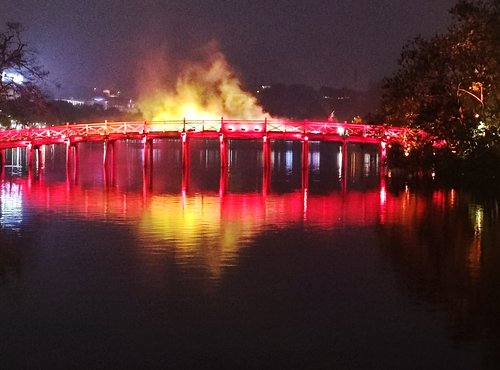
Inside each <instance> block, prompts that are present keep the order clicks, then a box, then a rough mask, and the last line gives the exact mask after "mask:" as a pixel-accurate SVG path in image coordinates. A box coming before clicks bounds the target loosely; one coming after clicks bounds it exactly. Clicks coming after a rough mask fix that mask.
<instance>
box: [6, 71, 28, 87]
mask: <svg viewBox="0 0 500 370" xmlns="http://www.w3.org/2000/svg"><path fill="white" fill-rule="evenodd" d="M2 81H3V82H14V83H15V84H17V85H20V84H22V83H23V82H24V77H23V75H22V74H20V73H17V72H7V71H4V72H2Z"/></svg>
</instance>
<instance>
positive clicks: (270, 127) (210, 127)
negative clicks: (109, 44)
mask: <svg viewBox="0 0 500 370" xmlns="http://www.w3.org/2000/svg"><path fill="white" fill-rule="evenodd" d="M419 135H420V134H419V133H418V132H415V131H413V130H410V129H408V128H403V127H390V126H387V125H367V124H349V123H335V122H316V121H301V122H294V121H285V120H268V119H263V120H224V119H221V120H218V121H201V120H189V121H188V120H179V121H167V122H101V123H83V124H66V125H63V126H48V127H44V128H26V129H21V130H4V131H0V150H1V154H2V157H3V150H4V149H7V148H19V147H26V148H28V149H29V153H30V163H31V160H32V158H33V156H34V153H35V152H37V150H39V149H40V147H41V146H43V145H51V144H66V145H67V148H68V151H67V153H68V156H67V160H68V162H69V161H70V155H71V149H73V151H76V149H77V144H78V143H81V142H89V141H102V142H104V149H105V150H104V162H106V158H107V153H108V149H109V147H111V148H112V144H113V142H114V141H116V140H127V139H132V140H142V141H143V142H144V149H145V150H144V159H145V161H144V162H145V165H146V164H147V162H148V159H149V158H150V154H151V155H152V146H153V140H154V139H161V138H178V139H179V140H181V142H182V144H183V154H187V150H188V145H187V144H188V142H189V139H190V138H215V139H219V140H220V145H221V165H222V166H223V167H224V166H227V145H226V143H227V140H228V139H261V140H263V143H264V147H263V153H264V159H266V155H268V153H269V145H268V143H269V140H299V141H302V143H303V146H304V147H303V149H304V150H303V153H304V155H307V153H308V147H307V144H308V141H334V142H340V143H342V145H343V152H344V154H346V153H347V144H348V143H368V144H377V145H379V146H380V160H381V161H382V162H384V160H385V157H386V145H387V144H390V143H392V142H399V143H401V144H403V145H404V146H405V147H408V146H410V145H411V144H412V143H413V142H415V140H416V139H417V137H418V136H419ZM109 144H111V145H109ZM183 158H187V155H183ZM344 158H347V156H346V155H344ZM183 160H184V159H183ZM303 162H304V163H305V162H306V161H305V160H304V161H303ZM264 163H267V161H266V160H264ZM304 165H307V164H304Z"/></svg>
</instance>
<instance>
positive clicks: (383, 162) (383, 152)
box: [380, 141, 387, 175]
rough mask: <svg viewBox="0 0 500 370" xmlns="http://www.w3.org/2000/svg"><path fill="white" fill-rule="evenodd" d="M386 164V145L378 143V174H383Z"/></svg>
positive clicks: (382, 142) (383, 142)
mask: <svg viewBox="0 0 500 370" xmlns="http://www.w3.org/2000/svg"><path fill="white" fill-rule="evenodd" d="M386 163H387V143H386V142H385V141H381V142H380V174H381V175H382V174H383V173H384V169H385V165H386Z"/></svg>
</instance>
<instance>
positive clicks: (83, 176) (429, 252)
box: [0, 140, 500, 369]
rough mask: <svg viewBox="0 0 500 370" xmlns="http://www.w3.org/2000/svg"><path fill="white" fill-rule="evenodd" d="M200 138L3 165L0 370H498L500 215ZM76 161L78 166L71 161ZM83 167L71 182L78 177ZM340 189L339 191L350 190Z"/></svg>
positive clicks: (286, 147) (373, 165) (385, 181)
mask: <svg viewBox="0 0 500 370" xmlns="http://www.w3.org/2000/svg"><path fill="white" fill-rule="evenodd" d="M218 148H219V144H218V142H217V141H211V140H198V141H196V140H193V142H192V143H191V147H190V161H189V166H188V167H187V168H186V167H183V165H182V159H181V145H180V143H179V142H178V141H175V140H171V141H169V140H160V141H155V142H154V149H153V156H152V159H153V163H152V165H149V166H146V167H145V166H143V158H144V153H143V144H142V143H140V142H132V141H130V142H121V143H120V142H117V143H116V144H115V146H114V150H113V153H112V160H110V161H109V162H108V163H107V165H106V166H103V146H102V144H101V143H86V144H81V145H80V147H79V149H78V156H74V157H73V160H72V163H71V164H70V166H66V164H65V158H66V153H65V148H64V146H54V147H47V148H45V149H44V150H43V152H42V153H41V154H42V156H41V158H40V160H39V162H37V163H35V164H34V165H33V166H32V168H31V169H30V168H29V166H28V165H27V164H26V153H25V152H24V151H23V150H11V151H8V152H7V163H6V166H4V169H3V172H2V178H1V182H0V367H1V368H5V369H18V368H23V369H31V368H36V369H38V368H41V369H56V368H64V369H73V368H85V369H91V368H108V369H111V368H116V369H119V368H137V369H148V368H176V369H177V368H179V369H187V368H190V369H191V368H219V369H223V368H224V369H225V368H229V369H241V368H255V369H262V368H277V369H288V368H309V369H320V368H321V369H322V368H327V369H372V368H380V369H483V368H484V369H495V368H499V366H500V289H499V287H500V221H499V204H498V202H497V201H496V200H495V199H491V198H487V197H481V198H478V197H474V196H472V195H469V194H467V193H464V192H461V191H458V190H454V189H439V188H437V187H435V186H433V184H432V183H426V184H425V186H419V187H417V186H414V185H413V184H412V183H406V182H404V181H401V180H397V179H396V177H395V176H385V177H384V176H381V175H380V168H379V166H378V158H377V148H373V147H370V146H352V147H350V148H349V155H348V158H349V159H348V162H347V163H348V167H347V168H344V169H342V168H341V167H342V158H341V151H340V147H339V145H338V144H319V143H310V147H309V150H310V152H309V170H308V173H304V171H303V170H302V166H301V162H300V160H301V146H300V143H293V142H272V143H271V162H270V164H271V166H270V169H269V171H268V173H266V171H265V170H264V169H263V167H264V166H263V163H262V144H261V143H260V142H258V141H248V142H245V141H241V142H240V141H234V142H230V151H229V168H228V169H227V171H222V172H221V170H220V155H219V149H218ZM75 157H77V160H75ZM75 163H76V164H75ZM342 174H346V176H342Z"/></svg>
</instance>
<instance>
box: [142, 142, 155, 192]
mask: <svg viewBox="0 0 500 370" xmlns="http://www.w3.org/2000/svg"><path fill="white" fill-rule="evenodd" d="M143 142H144V148H143V158H142V181H143V190H144V191H147V189H150V188H152V187H153V140H152V139H148V138H146V137H144V138H143Z"/></svg>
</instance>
